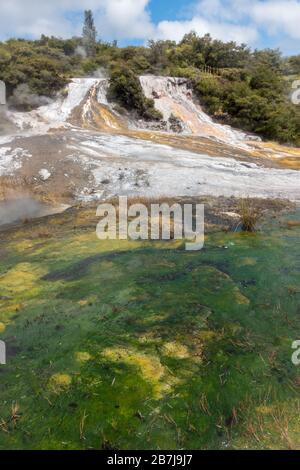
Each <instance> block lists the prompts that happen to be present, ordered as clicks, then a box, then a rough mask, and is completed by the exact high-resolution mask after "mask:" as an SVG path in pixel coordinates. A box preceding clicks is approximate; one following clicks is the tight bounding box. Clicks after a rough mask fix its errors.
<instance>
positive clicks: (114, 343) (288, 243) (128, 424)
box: [0, 209, 300, 449]
mask: <svg viewBox="0 0 300 470" xmlns="http://www.w3.org/2000/svg"><path fill="white" fill-rule="evenodd" d="M93 217H94V216H93V214H92V212H89V211H88V210H86V211H85V210H84V209H82V210H81V212H76V213H75V214H71V215H69V216H66V215H64V216H62V215H58V216H55V217H51V218H49V219H46V220H45V221H42V222H39V223H36V224H33V225H32V226H30V227H29V226H24V227H22V226H21V227H19V228H18V229H14V230H13V231H12V232H11V233H10V234H9V236H5V237H3V239H2V241H1V244H0V259H1V265H0V339H1V340H5V341H6V344H7V352H8V358H7V365H5V366H0V396H1V401H0V448H2V449H15V448H18V449H211V448H216V449H224V448H226V449H228V448H265V449H266V448H283V449H287V448H299V446H300V417H299V410H300V399H299V390H300V366H298V367H297V366H295V365H293V363H292V361H291V356H292V353H293V350H292V343H293V342H294V341H295V340H297V339H300V328H299V327H300V307H299V300H300V283H299V280H300V242H299V234H300V227H299V226H297V225H296V224H295V225H293V224H288V221H291V220H299V218H300V211H299V210H298V211H297V210H294V211H292V212H290V213H287V214H285V215H281V216H278V217H276V218H275V217H274V218H269V219H268V220H265V221H264V223H263V224H262V227H261V229H260V231H259V232H258V233H255V234H244V233H222V232H221V233H215V234H211V235H207V239H206V243H205V248H204V250H202V251H199V252H193V253H191V252H185V251H184V250H183V249H182V248H181V246H179V245H178V244H176V243H175V242H155V243H154V242H147V243H146V242H143V243H142V242H121V241H120V242H117V241H115V242H109V241H105V242H103V241H102V242H100V241H99V240H98V239H97V238H96V235H95V230H94V229H95V225H94V219H93Z"/></svg>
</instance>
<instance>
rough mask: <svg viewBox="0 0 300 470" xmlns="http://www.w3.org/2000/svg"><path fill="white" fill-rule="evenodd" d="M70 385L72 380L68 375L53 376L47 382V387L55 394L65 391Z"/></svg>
mask: <svg viewBox="0 0 300 470" xmlns="http://www.w3.org/2000/svg"><path fill="white" fill-rule="evenodd" d="M71 383H72V378H71V377H70V376H69V375H68V374H54V375H52V377H51V378H50V380H49V387H50V389H51V390H52V391H53V392H55V393H61V392H64V391H66V390H67V389H68V388H69V387H70V385H71Z"/></svg>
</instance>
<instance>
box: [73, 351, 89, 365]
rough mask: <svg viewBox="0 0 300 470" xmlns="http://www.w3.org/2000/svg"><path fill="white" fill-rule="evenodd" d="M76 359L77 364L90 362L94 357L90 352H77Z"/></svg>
mask: <svg viewBox="0 0 300 470" xmlns="http://www.w3.org/2000/svg"><path fill="white" fill-rule="evenodd" d="M75 359H76V361H77V362H81V363H84V362H88V361H91V360H92V356H91V355H90V354H89V353H88V352H77V353H75Z"/></svg>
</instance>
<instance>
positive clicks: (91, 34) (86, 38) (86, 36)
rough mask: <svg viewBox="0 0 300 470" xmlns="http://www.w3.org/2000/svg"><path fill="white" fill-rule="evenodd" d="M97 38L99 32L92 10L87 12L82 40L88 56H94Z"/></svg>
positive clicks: (85, 13)
mask: <svg viewBox="0 0 300 470" xmlns="http://www.w3.org/2000/svg"><path fill="white" fill-rule="evenodd" d="M96 37H97V30H96V27H95V23H94V17H93V13H92V11H91V10H85V12H84V25H83V30H82V39H83V45H84V47H85V49H86V52H87V54H88V55H93V54H94V52H95V45H96Z"/></svg>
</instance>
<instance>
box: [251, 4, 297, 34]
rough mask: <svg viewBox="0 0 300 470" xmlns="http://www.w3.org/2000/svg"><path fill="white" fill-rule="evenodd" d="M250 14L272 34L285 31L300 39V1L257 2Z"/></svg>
mask: <svg viewBox="0 0 300 470" xmlns="http://www.w3.org/2000/svg"><path fill="white" fill-rule="evenodd" d="M250 14H251V17H252V18H253V20H254V21H255V22H256V23H257V24H259V25H260V26H261V27H265V28H267V29H268V32H269V34H270V35H275V34H278V33H285V35H287V36H288V37H290V38H294V39H300V1H297V0H279V1H276V0H275V1H274V0H273V1H267V2H255V3H254V4H253V6H252V8H251V11H250Z"/></svg>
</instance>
